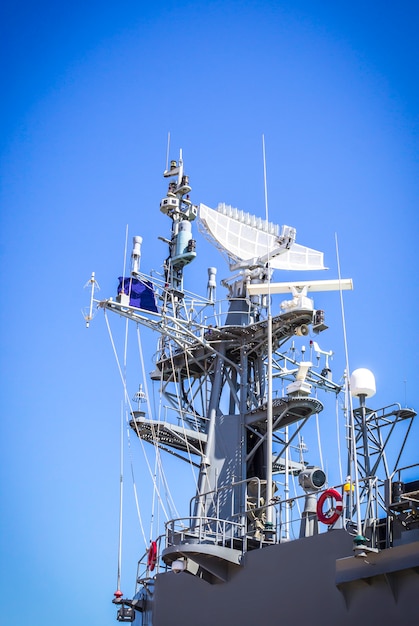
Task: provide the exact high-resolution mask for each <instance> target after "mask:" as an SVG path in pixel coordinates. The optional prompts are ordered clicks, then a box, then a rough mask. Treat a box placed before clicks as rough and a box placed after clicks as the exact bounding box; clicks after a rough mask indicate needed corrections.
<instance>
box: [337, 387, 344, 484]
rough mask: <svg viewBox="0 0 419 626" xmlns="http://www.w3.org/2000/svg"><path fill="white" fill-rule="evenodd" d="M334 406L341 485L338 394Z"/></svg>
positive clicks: (341, 481)
mask: <svg viewBox="0 0 419 626" xmlns="http://www.w3.org/2000/svg"><path fill="white" fill-rule="evenodd" d="M335 407H336V438H337V447H338V465H339V479H340V484H341V485H342V483H343V473H342V450H341V443H340V429H339V397H338V396H336V401H335Z"/></svg>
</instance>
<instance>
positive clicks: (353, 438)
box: [335, 233, 362, 536]
mask: <svg viewBox="0 0 419 626" xmlns="http://www.w3.org/2000/svg"><path fill="white" fill-rule="evenodd" d="M335 244H336V260H337V268H338V279H339V285H340V283H341V280H342V279H341V272H340V258H339V246H338V236H337V233H335ZM339 296H340V309H341V315H342V329H343V343H344V348H345V368H346V390H347V396H348V401H349V421H350V443H351V446H350V453H351V455H352V464H353V469H354V478H355V503H356V526H357V533H358V535H360V536H362V526H361V502H360V492H359V477H358V459H357V452H356V433H355V420H354V413H353V405H352V395H351V393H350V382H349V351H348V341H347V336H346V321H345V307H344V305H343V292H342V288H341V287H340V288H339Z"/></svg>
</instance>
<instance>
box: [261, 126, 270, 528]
mask: <svg viewBox="0 0 419 626" xmlns="http://www.w3.org/2000/svg"><path fill="white" fill-rule="evenodd" d="M262 148H263V181H264V189H265V213H266V222H267V223H269V211H268V187H267V182H266V153H265V135H262ZM269 253H270V251H269V247H268V250H267V258H268V261H267V266H268V338H267V339H268V380H267V382H268V398H267V412H266V506H267V509H266V531H267V532H268V533H270V532H272V529H273V510H272V506H271V501H272V311H271V289H270V284H271V277H270V262H269Z"/></svg>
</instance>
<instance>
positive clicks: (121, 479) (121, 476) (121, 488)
mask: <svg viewBox="0 0 419 626" xmlns="http://www.w3.org/2000/svg"><path fill="white" fill-rule="evenodd" d="M123 494H124V410H123V406H121V432H120V472H119V542H118V575H117V585H116V589H117V592H118V591H120V590H121V569H122V507H123V497H124V495H123Z"/></svg>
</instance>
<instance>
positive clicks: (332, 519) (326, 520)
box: [317, 489, 343, 526]
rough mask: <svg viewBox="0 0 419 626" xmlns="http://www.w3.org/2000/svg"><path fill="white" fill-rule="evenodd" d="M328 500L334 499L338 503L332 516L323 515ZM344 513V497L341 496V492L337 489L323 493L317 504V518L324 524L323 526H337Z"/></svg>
mask: <svg viewBox="0 0 419 626" xmlns="http://www.w3.org/2000/svg"><path fill="white" fill-rule="evenodd" d="M327 498H333V499H334V500H335V501H336V504H335V507H334V512H333V513H332V515H325V514H324V513H323V504H324V503H325V501H326V500H327ZM342 511H343V503H342V496H341V495H340V493H339V491H336V489H326V491H323V493H322V494H321V496H320V498H319V500H318V502H317V517H318V519H319V521H320V522H323V524H328V525H329V526H331V525H332V524H336V522H337V521H338V519H339V517H340V516H341V515H342Z"/></svg>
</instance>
